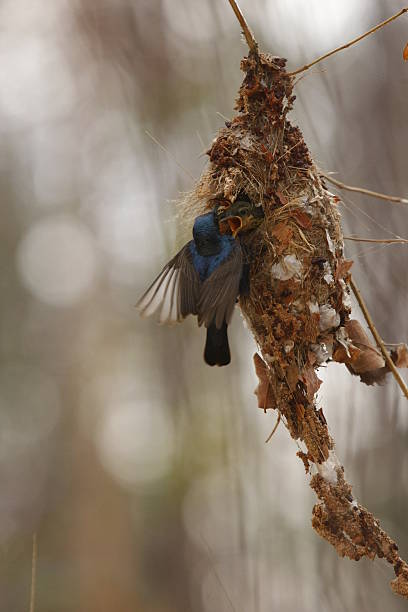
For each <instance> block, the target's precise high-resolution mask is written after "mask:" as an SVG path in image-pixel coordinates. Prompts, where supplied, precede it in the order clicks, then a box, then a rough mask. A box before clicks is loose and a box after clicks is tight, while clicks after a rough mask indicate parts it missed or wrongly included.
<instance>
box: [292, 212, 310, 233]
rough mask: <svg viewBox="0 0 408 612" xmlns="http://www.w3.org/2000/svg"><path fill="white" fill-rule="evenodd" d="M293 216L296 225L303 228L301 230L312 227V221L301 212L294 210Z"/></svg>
mask: <svg viewBox="0 0 408 612" xmlns="http://www.w3.org/2000/svg"><path fill="white" fill-rule="evenodd" d="M293 216H294V217H295V220H296V221H297V223H298V225H300V227H303V229H309V228H310V227H312V219H311V218H310V216H309V215H308V214H307V213H305V212H304V211H303V210H295V211H294V213H293Z"/></svg>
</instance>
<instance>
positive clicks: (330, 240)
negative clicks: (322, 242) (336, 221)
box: [326, 230, 336, 255]
mask: <svg viewBox="0 0 408 612" xmlns="http://www.w3.org/2000/svg"><path fill="white" fill-rule="evenodd" d="M326 240H327V246H328V247H329V251H330V253H333V255H336V248H335V246H334V242H333V240H332V239H331V238H330V234H329V232H328V230H326Z"/></svg>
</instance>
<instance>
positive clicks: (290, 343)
mask: <svg viewBox="0 0 408 612" xmlns="http://www.w3.org/2000/svg"><path fill="white" fill-rule="evenodd" d="M294 346H295V343H294V342H293V340H286V342H285V344H284V349H285V353H286V354H287V355H288V354H289V353H290V352H291V351H293V347H294Z"/></svg>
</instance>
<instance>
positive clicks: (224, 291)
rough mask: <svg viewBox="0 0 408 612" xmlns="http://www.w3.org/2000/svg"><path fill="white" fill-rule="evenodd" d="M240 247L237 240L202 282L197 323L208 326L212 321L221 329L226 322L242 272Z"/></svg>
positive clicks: (230, 315)
mask: <svg viewBox="0 0 408 612" xmlns="http://www.w3.org/2000/svg"><path fill="white" fill-rule="evenodd" d="M242 264H243V257H242V249H241V245H240V243H239V241H238V240H236V242H235V244H234V248H233V250H232V252H231V254H230V255H229V256H228V257H227V259H226V260H225V261H224V262H223V263H222V264H221V265H220V266H218V268H216V270H214V272H213V273H212V274H211V275H210V276H209V277H208V278H207V279H206V280H205V281H204V282H203V284H202V286H201V291H200V299H199V301H198V305H197V306H198V309H197V310H198V324H199V325H202V324H203V323H204V325H205V326H206V327H209V326H210V325H211V324H212V323H213V322H215V325H216V327H217V328H218V329H221V327H222V325H223V323H224V321H225V322H226V323H227V324H228V323H229V321H230V319H231V317H232V313H233V311H234V306H235V302H236V300H237V297H238V294H239V282H240V279H241V273H242Z"/></svg>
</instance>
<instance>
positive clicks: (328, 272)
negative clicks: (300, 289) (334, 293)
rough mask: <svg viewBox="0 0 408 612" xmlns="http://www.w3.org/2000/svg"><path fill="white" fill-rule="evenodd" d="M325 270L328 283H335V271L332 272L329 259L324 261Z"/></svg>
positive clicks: (324, 276)
mask: <svg viewBox="0 0 408 612" xmlns="http://www.w3.org/2000/svg"><path fill="white" fill-rule="evenodd" d="M323 272H324V275H323V278H324V280H325V282H326V283H327V284H328V285H331V284H332V283H334V277H333V272H332V269H331V267H330V264H329V262H328V261H325V262H324V266H323ZM343 282H344V281H343Z"/></svg>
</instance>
